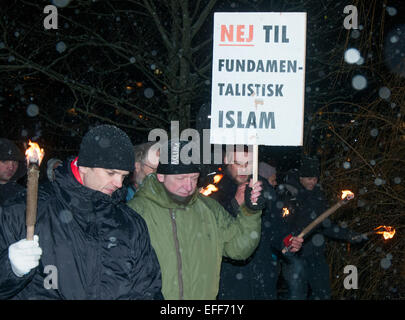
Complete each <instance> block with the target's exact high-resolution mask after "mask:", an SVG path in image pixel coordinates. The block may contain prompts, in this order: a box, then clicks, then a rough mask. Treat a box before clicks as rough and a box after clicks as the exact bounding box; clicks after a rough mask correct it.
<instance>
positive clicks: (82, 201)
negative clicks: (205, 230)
mask: <svg viewBox="0 0 405 320" xmlns="http://www.w3.org/2000/svg"><path fill="white" fill-rule="evenodd" d="M69 164H70V163H69ZM124 197H125V190H122V189H120V190H117V191H116V192H114V193H113V195H112V196H111V197H110V196H108V195H106V194H104V193H101V192H99V191H95V190H91V189H89V188H86V187H84V186H83V185H81V184H80V183H79V182H77V180H76V179H75V178H74V176H73V174H72V172H71V170H70V165H65V166H63V167H62V166H61V167H59V168H58V169H57V170H56V179H55V181H54V182H53V183H48V184H46V185H44V186H41V187H40V190H39V195H38V214H37V224H36V228H35V234H37V235H38V236H39V246H40V247H41V248H42V252H43V253H42V256H41V259H40V265H39V266H38V267H37V268H35V269H33V270H31V272H30V273H29V274H27V275H25V276H23V277H21V278H19V277H16V276H15V275H14V274H13V272H12V270H11V264H10V261H9V259H8V247H9V246H10V245H11V244H12V243H14V242H17V241H19V240H21V239H23V238H24V237H25V232H26V231H25V196H22V197H20V198H18V199H16V201H15V202H14V203H12V204H8V205H6V206H3V207H0V299H8V298H14V299H154V298H162V295H161V274H160V268H159V264H158V260H157V257H156V255H155V252H154V250H153V249H152V247H151V244H150V239H149V235H148V230H147V227H146V224H145V222H144V220H143V219H142V218H141V217H140V216H139V215H138V214H137V213H136V212H135V211H133V210H132V209H131V208H129V207H128V206H127V205H126V204H125V203H124V202H123V200H124ZM47 266H55V267H56V270H57V289H52V288H51V289H46V288H45V287H44V280H45V279H44V278H45V277H46V276H47V275H46V274H44V268H46V267H47ZM48 268H49V267H48Z"/></svg>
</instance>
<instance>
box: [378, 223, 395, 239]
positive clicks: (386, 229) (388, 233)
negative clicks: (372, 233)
mask: <svg viewBox="0 0 405 320" xmlns="http://www.w3.org/2000/svg"><path fill="white" fill-rule="evenodd" d="M378 229H382V230H380V231H376V234H382V235H383V237H384V240H388V239H392V238H393V237H394V234H395V232H396V231H395V229H394V228H393V227H390V226H379V227H377V228H375V229H374V230H378Z"/></svg>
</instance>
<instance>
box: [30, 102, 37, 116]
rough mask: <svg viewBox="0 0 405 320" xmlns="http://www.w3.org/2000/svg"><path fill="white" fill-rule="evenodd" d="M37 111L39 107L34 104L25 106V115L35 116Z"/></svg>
mask: <svg viewBox="0 0 405 320" xmlns="http://www.w3.org/2000/svg"><path fill="white" fill-rule="evenodd" d="M38 113H39V108H38V106H37V105H36V104H33V103H31V104H29V105H28V107H27V115H28V116H30V117H36V116H37V115H38Z"/></svg>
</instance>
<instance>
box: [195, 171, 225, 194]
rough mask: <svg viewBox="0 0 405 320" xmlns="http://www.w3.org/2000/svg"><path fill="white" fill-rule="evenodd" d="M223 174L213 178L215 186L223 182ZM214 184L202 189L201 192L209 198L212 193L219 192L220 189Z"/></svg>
mask: <svg viewBox="0 0 405 320" xmlns="http://www.w3.org/2000/svg"><path fill="white" fill-rule="evenodd" d="M223 176H224V175H223V174H216V175H215V176H214V178H213V180H214V184H217V183H218V182H219V181H221V179H222V177H223ZM214 184H209V185H208V186H206V187H205V188H202V189H201V190H200V193H202V194H203V195H204V196H209V195H210V194H211V193H213V192H216V191H218V188H217V187H216V186H215V185H214Z"/></svg>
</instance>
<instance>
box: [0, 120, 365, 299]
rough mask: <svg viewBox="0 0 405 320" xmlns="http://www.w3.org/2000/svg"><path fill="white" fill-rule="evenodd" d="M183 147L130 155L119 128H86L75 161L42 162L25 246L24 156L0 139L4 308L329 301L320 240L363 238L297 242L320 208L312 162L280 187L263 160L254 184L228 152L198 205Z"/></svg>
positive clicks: (329, 227) (196, 174)
mask: <svg viewBox="0 0 405 320" xmlns="http://www.w3.org/2000/svg"><path fill="white" fill-rule="evenodd" d="M188 143H189V142H184V141H168V142H167V143H166V144H162V145H160V144H158V143H156V142H146V143H143V144H140V145H136V146H135V147H134V146H133V145H132V142H131V140H130V138H129V137H128V135H127V134H126V133H125V132H123V131H122V130H121V129H119V128H117V127H115V126H111V125H100V126H97V127H94V128H92V129H91V130H89V131H88V132H87V133H86V135H85V136H84V137H83V140H82V142H81V144H80V150H79V153H78V155H77V156H74V157H71V158H69V159H67V160H65V161H61V160H59V159H50V160H49V161H48V162H47V170H46V181H41V182H40V186H39V191H38V203H37V220H36V225H35V236H34V239H33V240H28V239H26V223H25V211H26V210H25V209H26V208H25V207H26V190H25V187H24V186H23V185H21V184H19V183H18V182H17V181H18V180H19V179H20V178H22V177H23V176H24V175H25V174H26V171H27V170H26V161H25V157H24V156H23V154H22V152H21V151H20V150H19V148H18V147H17V146H16V145H15V144H14V143H13V142H12V141H10V140H8V139H4V138H1V139H0V299H175V300H177V299H192V300H195V299H206V300H213V299H227V300H251V299H263V300H267V299H281V298H284V299H300V300H305V299H330V298H331V290H330V284H329V266H328V264H327V262H326V259H325V252H324V251H325V240H324V237H328V238H331V239H339V240H344V241H349V242H361V241H364V240H366V238H365V237H361V236H359V234H357V233H356V232H354V231H351V230H348V229H345V228H340V227H338V226H337V225H335V224H333V223H332V222H331V221H330V220H325V221H324V222H323V223H322V224H321V225H319V226H318V227H317V228H315V229H314V230H313V231H312V232H311V233H310V234H308V235H307V236H306V237H305V238H301V237H298V236H297V235H298V234H299V233H300V231H301V230H302V229H303V228H305V227H306V226H307V225H308V224H309V223H310V222H311V221H313V220H314V219H316V218H317V217H318V216H319V215H320V214H322V212H323V211H325V210H326V209H327V207H328V205H327V200H326V198H325V195H324V193H323V191H322V188H321V185H320V183H319V177H320V169H319V161H318V160H317V159H316V158H311V157H303V158H302V161H301V165H300V166H299V167H298V168H296V169H293V170H290V171H289V172H288V173H287V175H286V178H285V180H284V181H283V183H281V184H280V185H278V182H277V170H276V168H275V167H273V166H271V165H270V164H269V163H266V162H260V163H259V167H258V172H259V179H258V180H257V181H256V182H254V181H253V179H252V163H253V161H252V159H253V154H252V153H251V151H250V150H249V148H247V147H245V148H244V149H236V150H234V149H232V150H227V151H226V153H225V155H224V158H223V166H222V169H223V178H222V179H221V181H220V182H219V183H218V184H217V188H218V191H217V192H213V193H212V194H211V195H209V196H206V195H203V194H202V193H200V192H199V190H200V187H201V186H200V185H199V184H200V181H205V179H201V177H200V173H201V166H200V164H196V163H193V162H187V161H184V160H183V159H182V157H179V154H181V151H182V150H183V148H184V147H185V146H186V145H187V144H188ZM163 154H165V155H168V159H167V161H163V160H162V159H163V157H162V155H163ZM173 155H176V156H173ZM204 178H205V177H204ZM126 181H128V183H126ZM287 208H288V212H289V214H288V215H287V216H286V215H283V212H284V210H285V209H287ZM283 209H284V210H283ZM283 248H284V249H285V248H287V249H288V250H287V252H286V253H283V252H282V250H283ZM49 266H51V267H53V268H54V270H57V275H55V277H54V278H53V279H52V282H53V285H52V286H51V288H49V286H45V285H44V278H45V277H46V275H47V273H46V270H47V267H49ZM280 281H282V282H283V283H284V285H285V286H286V293H285V295H284V297H281V296H280V295H279V283H280Z"/></svg>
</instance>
